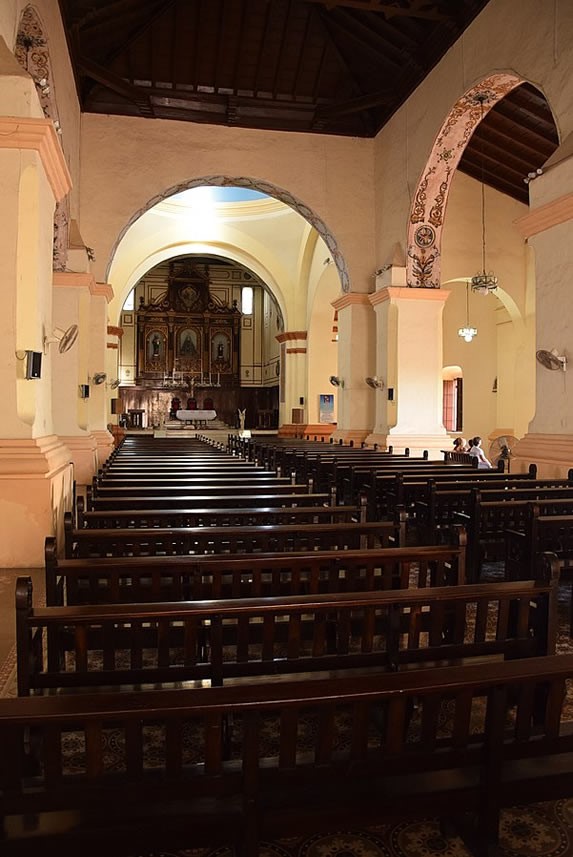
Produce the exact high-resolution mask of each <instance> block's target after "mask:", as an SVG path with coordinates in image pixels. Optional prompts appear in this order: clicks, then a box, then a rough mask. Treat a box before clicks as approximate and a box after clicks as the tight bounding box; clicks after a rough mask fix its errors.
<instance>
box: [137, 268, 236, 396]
mask: <svg viewBox="0 0 573 857" xmlns="http://www.w3.org/2000/svg"><path fill="white" fill-rule="evenodd" d="M136 319H137V368H136V375H137V377H136V384H137V385H141V386H147V387H155V386H163V385H164V384H166V383H169V382H170V381H183V382H185V383H187V384H189V383H190V382H191V381H192V382H193V385H194V386H201V385H205V386H210V385H215V384H217V385H221V386H222V385H223V384H224V385H230V384H235V383H238V380H239V354H240V352H239V331H240V320H241V314H240V311H239V309H238V307H237V306H236V304H234V305H233V306H227V305H225V304H223V303H222V302H221V300H220V299H218V298H216V297H215V296H214V295H212V294H211V293H210V292H209V277H208V275H207V273H206V272H205V271H204V270H201V268H200V267H199V266H197V265H193V264H191V263H190V262H189V260H186V259H183V260H175V261H173V262H171V263H170V265H169V277H168V287H167V291H166V292H164V294H163V295H162V296H161V297H160V298H158V299H157V300H156V301H154V302H153V303H149V304H145V303H144V302H143V299H141V302H140V305H139V307H138V308H137V311H136Z"/></svg>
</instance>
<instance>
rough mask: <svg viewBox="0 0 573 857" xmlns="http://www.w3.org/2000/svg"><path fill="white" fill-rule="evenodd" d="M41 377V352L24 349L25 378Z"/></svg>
mask: <svg viewBox="0 0 573 857" xmlns="http://www.w3.org/2000/svg"><path fill="white" fill-rule="evenodd" d="M41 377H42V352H41V351H26V378H28V379H31V378H41Z"/></svg>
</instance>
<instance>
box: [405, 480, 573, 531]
mask: <svg viewBox="0 0 573 857" xmlns="http://www.w3.org/2000/svg"><path fill="white" fill-rule="evenodd" d="M477 489H479V490H480V492H481V496H482V499H483V500H484V501H487V500H507V499H508V498H510V499H515V500H535V499H537V498H546V499H551V498H552V497H559V498H561V497H566V496H567V495H568V494H569V493H571V494H572V496H573V482H572V481H571V480H570V479H526V480H524V479H521V480H519V479H514V477H513V476H509V474H508V475H507V476H505V477H503V478H501V479H492V480H484V481H478V482H474V481H473V480H472V481H469V482H467V483H463V482H461V483H451V482H440V483H437V482H434V481H432V482H430V483H429V485H428V486H427V495H426V498H425V499H423V500H417V501H416V504H415V511H414V525H415V528H416V533H417V539H418V541H419V542H420V544H435V543H436V542H437V541H439V539H440V538H441V537H442V531H443V530H446V531H447V528H448V527H449V526H451V524H452V523H454V522H455V520H456V518H455V516H456V515H457V513H458V512H466V513H470V511H471V504H472V492H473V491H475V490H477Z"/></svg>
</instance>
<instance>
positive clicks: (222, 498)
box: [86, 486, 336, 511]
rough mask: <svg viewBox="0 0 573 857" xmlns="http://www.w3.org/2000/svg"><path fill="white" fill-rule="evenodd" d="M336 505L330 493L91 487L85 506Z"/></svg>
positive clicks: (234, 506)
mask: <svg viewBox="0 0 573 857" xmlns="http://www.w3.org/2000/svg"><path fill="white" fill-rule="evenodd" d="M329 505H330V506H336V497H334V496H333V495H331V494H327V493H312V494H290V493H289V494H276V493H273V492H272V491H269V492H267V491H264V490H257V491H254V490H253V491H252V493H251V494H248V493H245V494H224V495H221V494H213V493H210V492H209V490H208V488H205V491H204V493H203V494H189V493H188V492H186V491H181V492H178V493H175V492H172V493H169V492H168V493H167V494H165V495H164V494H161V493H160V494H155V493H151V494H148V493H145V494H140V493H137V494H134V495H130V496H128V497H125V496H112V497H109V496H108V497H102V496H101V495H98V496H97V497H93V496H92V493H91V490H90V488H89V486H88V490H87V491H86V506H87V508H88V509H89V510H90V511H91V510H94V511H95V510H99V509H108V510H112V511H116V510H119V509H150V508H153V509H175V508H178V507H179V508H182V509H186V508H188V507H189V506H196V507H197V508H198V509H205V508H212V509H214V508H217V509H225V508H234V509H235V508H243V509H244V508H249V509H253V508H260V507H264V506H275V507H279V506H283V507H285V508H287V507H289V506H329Z"/></svg>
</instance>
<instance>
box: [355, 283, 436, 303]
mask: <svg viewBox="0 0 573 857" xmlns="http://www.w3.org/2000/svg"><path fill="white" fill-rule="evenodd" d="M450 294H451V292H449V291H447V290H446V289H409V288H407V287H402V286H400V287H397V286H387V287H386V288H385V289H379V290H378V291H377V292H374V294H373V295H369V296H368V298H369V300H370V303H371V304H372V306H377V305H378V304H383V303H386V301H392V300H407V301H442V303H445V302H446V301H447V299H448V298H449V296H450Z"/></svg>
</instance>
